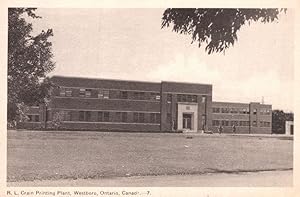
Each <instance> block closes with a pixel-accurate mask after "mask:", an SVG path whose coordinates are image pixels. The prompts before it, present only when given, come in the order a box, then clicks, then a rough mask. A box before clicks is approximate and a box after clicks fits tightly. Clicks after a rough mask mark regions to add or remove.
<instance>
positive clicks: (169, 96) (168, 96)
mask: <svg viewBox="0 0 300 197" xmlns="http://www.w3.org/2000/svg"><path fill="white" fill-rule="evenodd" d="M167 103H172V94H167Z"/></svg>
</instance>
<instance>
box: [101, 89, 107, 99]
mask: <svg viewBox="0 0 300 197" xmlns="http://www.w3.org/2000/svg"><path fill="white" fill-rule="evenodd" d="M98 98H101V99H109V90H99V92H98Z"/></svg>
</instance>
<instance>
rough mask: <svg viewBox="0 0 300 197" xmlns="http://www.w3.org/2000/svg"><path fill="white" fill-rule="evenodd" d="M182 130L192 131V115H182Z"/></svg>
mask: <svg viewBox="0 0 300 197" xmlns="http://www.w3.org/2000/svg"><path fill="white" fill-rule="evenodd" d="M182 119H183V121H182V124H183V125H182V128H183V129H190V130H191V129H192V114H183V117H182Z"/></svg>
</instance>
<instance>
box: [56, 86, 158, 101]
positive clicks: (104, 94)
mask: <svg viewBox="0 0 300 197" xmlns="http://www.w3.org/2000/svg"><path fill="white" fill-rule="evenodd" d="M75 91H78V90H76V89H74V88H63V87H61V88H60V89H59V96H62V97H74V96H76V94H75V93H74V92H75ZM78 95H79V97H85V98H99V99H111V98H114V99H134V100H154V101H159V100H160V94H159V93H156V92H151V93H146V92H137V91H118V90H107V89H86V88H80V89H79V93H78Z"/></svg>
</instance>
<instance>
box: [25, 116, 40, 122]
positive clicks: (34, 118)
mask: <svg viewBox="0 0 300 197" xmlns="http://www.w3.org/2000/svg"><path fill="white" fill-rule="evenodd" d="M27 117H28V122H39V121H40V116H39V115H27Z"/></svg>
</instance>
